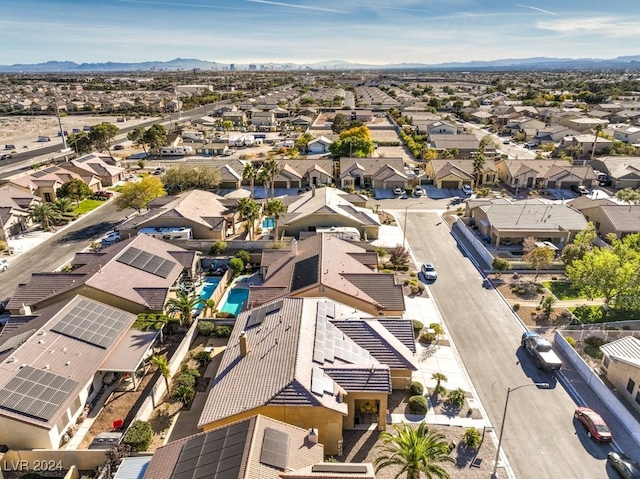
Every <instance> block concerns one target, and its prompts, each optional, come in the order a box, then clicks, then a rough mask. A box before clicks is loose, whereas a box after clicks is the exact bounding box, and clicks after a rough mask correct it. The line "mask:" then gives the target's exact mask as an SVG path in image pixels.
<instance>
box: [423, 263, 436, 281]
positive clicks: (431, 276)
mask: <svg viewBox="0 0 640 479" xmlns="http://www.w3.org/2000/svg"><path fill="white" fill-rule="evenodd" d="M420 271H422V274H423V276H424V279H426V280H427V281H435V280H436V279H437V278H438V273H437V272H436V269H435V268H434V267H433V265H432V264H431V263H423V264H422V267H421V268H420Z"/></svg>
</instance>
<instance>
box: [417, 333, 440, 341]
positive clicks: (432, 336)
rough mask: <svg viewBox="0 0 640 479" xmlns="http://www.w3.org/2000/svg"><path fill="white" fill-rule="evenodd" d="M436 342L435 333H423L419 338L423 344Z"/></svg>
mask: <svg viewBox="0 0 640 479" xmlns="http://www.w3.org/2000/svg"><path fill="white" fill-rule="evenodd" d="M435 340H436V335H435V334H433V333H422V334H421V335H420V337H419V338H418V341H420V342H421V343H432V342H433V341H435Z"/></svg>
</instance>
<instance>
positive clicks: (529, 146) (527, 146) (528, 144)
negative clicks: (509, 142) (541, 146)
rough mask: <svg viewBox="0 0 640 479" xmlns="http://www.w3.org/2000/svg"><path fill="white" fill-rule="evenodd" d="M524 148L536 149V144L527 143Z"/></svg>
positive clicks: (533, 142) (532, 142)
mask: <svg viewBox="0 0 640 479" xmlns="http://www.w3.org/2000/svg"><path fill="white" fill-rule="evenodd" d="M524 146H525V148H537V147H538V144H537V143H536V142H535V141H528V142H526V143H525V144H524Z"/></svg>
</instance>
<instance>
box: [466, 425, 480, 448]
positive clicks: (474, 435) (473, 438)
mask: <svg viewBox="0 0 640 479" xmlns="http://www.w3.org/2000/svg"><path fill="white" fill-rule="evenodd" d="M462 441H463V442H464V445H465V446H467V447H468V448H469V449H475V448H477V447H478V446H479V445H480V442H481V441H482V436H480V431H478V430H477V429H476V428H475V427H470V428H468V429H466V430H465V431H464V433H463V434H462Z"/></svg>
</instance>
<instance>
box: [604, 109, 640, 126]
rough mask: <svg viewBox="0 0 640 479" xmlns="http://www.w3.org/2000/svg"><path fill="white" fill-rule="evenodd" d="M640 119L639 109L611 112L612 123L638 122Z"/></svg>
mask: <svg viewBox="0 0 640 479" xmlns="http://www.w3.org/2000/svg"><path fill="white" fill-rule="evenodd" d="M638 119H640V111H637V110H620V111H617V112H615V113H612V114H611V122H612V123H633V124H638Z"/></svg>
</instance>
